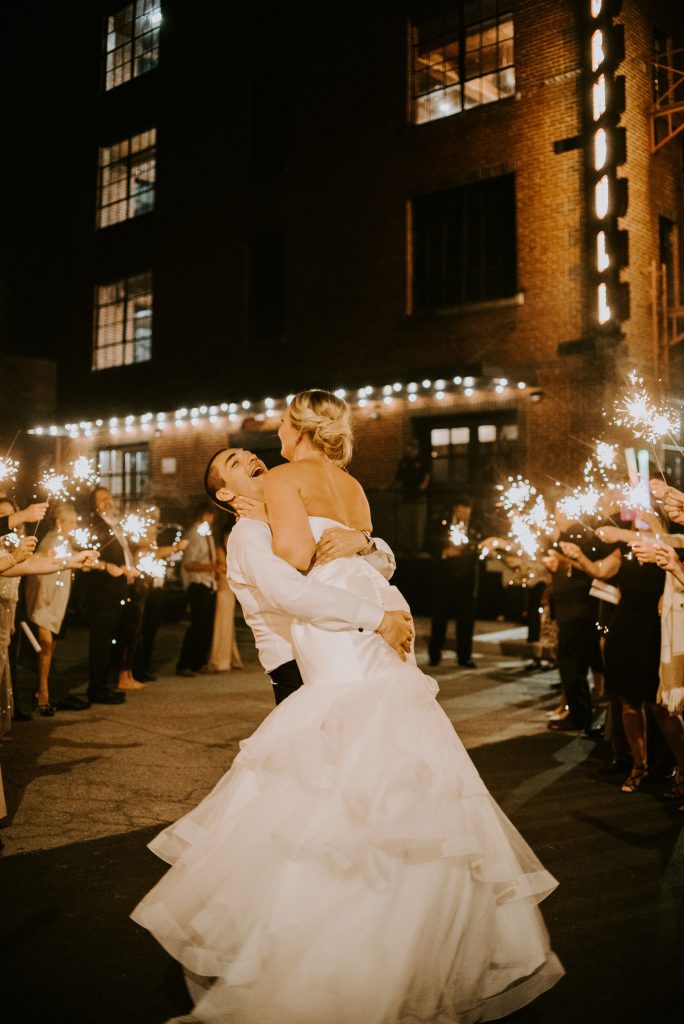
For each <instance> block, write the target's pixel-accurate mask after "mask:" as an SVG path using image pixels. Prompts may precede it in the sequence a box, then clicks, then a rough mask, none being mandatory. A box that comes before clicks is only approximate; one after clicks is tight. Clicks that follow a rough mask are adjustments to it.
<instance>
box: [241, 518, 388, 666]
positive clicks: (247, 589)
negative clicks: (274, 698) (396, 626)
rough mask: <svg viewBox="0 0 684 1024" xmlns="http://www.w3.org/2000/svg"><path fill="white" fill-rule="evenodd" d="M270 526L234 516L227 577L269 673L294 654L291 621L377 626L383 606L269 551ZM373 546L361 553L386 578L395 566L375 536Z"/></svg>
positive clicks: (340, 627) (331, 625) (338, 627)
mask: <svg viewBox="0 0 684 1024" xmlns="http://www.w3.org/2000/svg"><path fill="white" fill-rule="evenodd" d="M272 539H273V538H272V536H271V531H270V529H269V527H268V526H267V524H266V523H263V522H260V521H259V520H256V519H244V518H243V519H239V520H238V522H237V523H236V524H235V526H234V527H233V529H232V530H231V533H230V537H229V538H228V569H227V577H228V583H229V585H230V589H231V590H232V591H233V593H234V594H235V596H236V598H237V599H238V601H239V602H240V604H241V606H242V614H243V615H244V618H245V622H246V623H247V625H248V626H249V627H250V629H251V630H252V632H253V634H254V642H255V643H256V646H257V652H258V655H259V661H260V662H261V664H262V666H263V668H264V670H265V671H266V672H272V671H273V670H274V669H276V668H278V667H279V666H280V665H284V664H285V663H286V662H288V661H292V659H293V658H294V652H293V650H292V639H291V634H290V625H291V623H292V619H293V618H300V619H304V620H305V621H307V622H311V623H312V624H313V625H315V626H318V627H320V628H321V629H329V630H344V629H368V630H376V629H377V628H378V626H379V625H380V623H381V622H382V619H383V616H384V614H385V609H384V608H381V607H380V606H379V605H375V604H371V603H370V602H369V601H365V600H363V599H362V598H360V597H357V596H356V594H352V593H351V592H350V591H348V590H343V589H342V588H341V587H334V586H330V585H328V584H326V583H319V582H318V581H317V580H314V579H310V578H308V577H306V576H302V574H301V573H300V572H298V571H297V569H295V568H294V567H293V566H291V565H289V564H288V563H287V562H286V561H284V560H283V559H282V558H279V557H278V556H277V555H274V553H273V548H272ZM374 540H375V546H376V548H377V551H376V552H374V553H373V554H372V555H367V556H366V558H367V560H368V561H370V562H371V564H372V565H373V566H374V568H376V569H377V570H378V571H379V572H380V573H382V575H383V576H384V577H385V578H386V579H389V577H390V576H391V575H392V573H393V572H394V569H395V568H396V563H395V561H394V555H393V554H392V550H391V548H389V547H388V546H387V545H386V544H385V543H384V541H382V540H380V539H379V538H374Z"/></svg>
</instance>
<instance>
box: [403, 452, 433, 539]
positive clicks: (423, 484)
mask: <svg viewBox="0 0 684 1024" xmlns="http://www.w3.org/2000/svg"><path fill="white" fill-rule="evenodd" d="M430 477H431V474H430V462H429V460H428V459H426V458H425V457H424V456H423V455H422V454H421V451H420V445H419V443H418V441H416V440H415V439H411V440H410V441H409V442H408V444H407V445H406V449H405V451H404V454H403V455H402V457H401V459H400V460H399V462H398V463H397V468H396V472H395V477H394V482H395V485H397V486H398V487H399V494H400V497H401V502H400V504H399V508H398V510H397V511H398V522H397V526H398V530H397V533H398V537H397V550H398V551H402V552H404V553H405V554H418V553H420V552H421V551H422V550H423V545H424V543H425V524H426V520H427V490H428V487H429V486H430Z"/></svg>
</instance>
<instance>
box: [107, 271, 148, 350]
mask: <svg viewBox="0 0 684 1024" xmlns="http://www.w3.org/2000/svg"><path fill="white" fill-rule="evenodd" d="M151 358H152V275H151V274H139V275H138V276H137V277H127V278H124V280H123V281H115V282H114V283H113V284H103V285H98V286H97V288H96V290H95V327H94V344H93V370H106V369H107V368H108V367H110V366H129V365H130V364H131V363H144V362H147V360H148V359H151Z"/></svg>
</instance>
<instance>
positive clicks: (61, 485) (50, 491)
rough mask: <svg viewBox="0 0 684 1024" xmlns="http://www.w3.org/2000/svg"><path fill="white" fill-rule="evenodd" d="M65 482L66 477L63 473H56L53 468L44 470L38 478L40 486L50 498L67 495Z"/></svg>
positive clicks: (67, 490) (65, 496) (66, 480)
mask: <svg viewBox="0 0 684 1024" xmlns="http://www.w3.org/2000/svg"><path fill="white" fill-rule="evenodd" d="M67 483H68V477H67V476H66V475H65V474H64V473H56V472H55V470H54V469H48V470H46V472H45V473H43V475H42V477H41V478H40V486H41V487H42V488H43V490H44V491H45V492H46V494H47V496H48V498H50V499H52V500H55V499H57V498H68V497H69V489H68V486H67Z"/></svg>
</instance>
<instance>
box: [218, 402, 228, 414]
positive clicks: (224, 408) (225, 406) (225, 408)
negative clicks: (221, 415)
mask: <svg viewBox="0 0 684 1024" xmlns="http://www.w3.org/2000/svg"><path fill="white" fill-rule="evenodd" d="M219 408H220V409H221V412H228V403H227V402H221V405H220V407H219Z"/></svg>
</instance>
